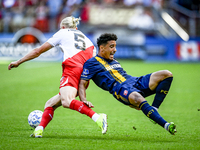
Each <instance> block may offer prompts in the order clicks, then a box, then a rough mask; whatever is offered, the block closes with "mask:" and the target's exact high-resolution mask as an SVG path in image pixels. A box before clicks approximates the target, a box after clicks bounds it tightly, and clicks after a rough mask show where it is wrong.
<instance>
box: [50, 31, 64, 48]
mask: <svg viewBox="0 0 200 150" xmlns="http://www.w3.org/2000/svg"><path fill="white" fill-rule="evenodd" d="M61 38H62V36H61V30H59V31H58V32H56V33H55V34H54V35H53V36H52V37H51V38H50V39H48V40H47V42H48V43H49V44H51V45H52V46H56V45H59V44H60V41H61Z"/></svg>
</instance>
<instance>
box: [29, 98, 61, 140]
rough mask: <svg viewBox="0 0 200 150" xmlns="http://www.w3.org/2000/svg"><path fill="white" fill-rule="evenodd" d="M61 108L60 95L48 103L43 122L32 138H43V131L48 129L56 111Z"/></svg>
mask: <svg viewBox="0 0 200 150" xmlns="http://www.w3.org/2000/svg"><path fill="white" fill-rule="evenodd" d="M60 106H61V98H60V95H59V94H57V95H55V96H53V97H52V98H50V99H49V100H48V101H47V102H46V104H45V109H44V113H43V115H42V120H41V122H40V124H39V126H37V127H36V128H35V130H34V132H33V133H32V134H31V137H36V138H41V137H42V134H43V130H44V129H45V128H46V126H47V125H48V124H49V122H50V121H51V120H52V119H53V115H54V111H55V109H56V108H58V107H60Z"/></svg>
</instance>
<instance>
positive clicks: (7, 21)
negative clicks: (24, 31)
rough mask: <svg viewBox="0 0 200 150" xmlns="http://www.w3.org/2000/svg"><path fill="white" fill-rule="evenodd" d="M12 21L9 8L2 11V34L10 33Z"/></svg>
mask: <svg viewBox="0 0 200 150" xmlns="http://www.w3.org/2000/svg"><path fill="white" fill-rule="evenodd" d="M11 21H12V11H11V8H5V9H4V10H3V32H10V29H11Z"/></svg>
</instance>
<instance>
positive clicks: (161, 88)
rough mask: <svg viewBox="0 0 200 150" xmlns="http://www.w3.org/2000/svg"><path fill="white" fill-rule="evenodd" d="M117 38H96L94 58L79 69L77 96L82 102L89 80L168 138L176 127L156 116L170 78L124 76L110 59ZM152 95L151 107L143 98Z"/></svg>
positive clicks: (159, 74) (160, 74)
mask: <svg viewBox="0 0 200 150" xmlns="http://www.w3.org/2000/svg"><path fill="white" fill-rule="evenodd" d="M116 41H117V36H116V35H115V34H109V33H105V34H102V35H101V36H100V37H99V38H98V39H97V45H98V48H99V51H98V55H96V56H95V57H92V58H91V59H89V60H87V61H86V62H85V64H84V66H83V72H82V75H81V81H80V83H79V97H80V100H81V101H86V86H87V84H88V82H89V80H90V79H92V80H93V81H94V82H95V84H96V85H97V86H99V87H100V88H102V89H103V90H106V91H109V92H110V93H111V94H112V95H113V96H114V97H115V98H116V99H117V100H118V101H120V102H122V103H123V104H125V105H128V106H130V107H132V108H135V109H137V110H142V112H143V113H144V114H145V115H146V116H147V117H148V118H150V120H151V121H152V122H154V123H157V124H159V125H160V126H162V127H163V128H165V129H166V130H167V131H169V132H170V133H171V134H172V135H174V134H175V133H176V125H175V124H174V123H173V122H170V123H169V122H167V121H166V120H165V119H163V118H162V117H161V116H160V114H159V113H158V111H157V110H158V108H159V106H160V105H161V103H162V102H163V100H164V98H165V96H166V94H167V93H168V91H169V88H170V85H171V82H172V80H173V75H172V73H171V72H170V71H168V70H161V71H157V72H153V73H151V74H147V75H144V76H140V77H133V76H130V75H128V74H127V73H126V72H125V71H124V70H123V68H122V67H121V65H120V63H119V62H118V61H117V60H115V59H114V54H115V52H116V51H117V50H116ZM152 94H155V98H154V101H153V104H152V106H150V105H149V104H148V102H147V101H146V100H145V97H147V96H150V95H152Z"/></svg>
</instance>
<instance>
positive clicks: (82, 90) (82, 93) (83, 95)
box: [78, 80, 94, 108]
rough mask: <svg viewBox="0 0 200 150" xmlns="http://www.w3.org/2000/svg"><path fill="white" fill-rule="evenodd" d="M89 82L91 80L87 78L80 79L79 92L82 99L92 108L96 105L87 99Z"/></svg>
mask: <svg viewBox="0 0 200 150" xmlns="http://www.w3.org/2000/svg"><path fill="white" fill-rule="evenodd" d="M88 82H89V81H86V80H80V83H79V89H78V94H79V98H80V100H81V101H82V102H83V103H85V104H86V105H87V106H88V107H90V108H91V107H94V105H93V104H92V103H91V102H89V101H87V99H86V87H87V86H88Z"/></svg>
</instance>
